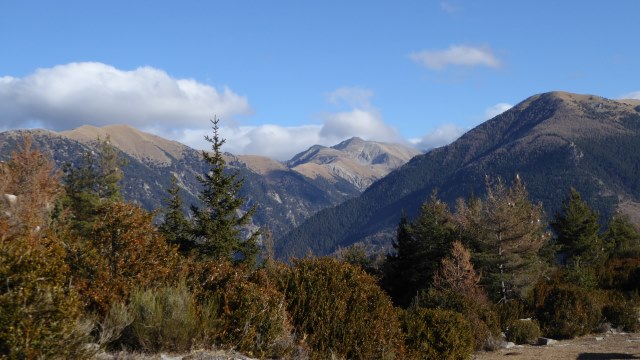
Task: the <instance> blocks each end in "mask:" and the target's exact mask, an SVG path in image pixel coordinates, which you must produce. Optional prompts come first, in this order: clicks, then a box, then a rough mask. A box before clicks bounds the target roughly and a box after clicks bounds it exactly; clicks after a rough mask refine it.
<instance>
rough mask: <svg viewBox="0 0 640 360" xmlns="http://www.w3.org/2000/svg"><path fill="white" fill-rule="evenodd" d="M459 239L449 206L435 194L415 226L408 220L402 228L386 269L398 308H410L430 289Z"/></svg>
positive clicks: (402, 222) (387, 284)
mask: <svg viewBox="0 0 640 360" xmlns="http://www.w3.org/2000/svg"><path fill="white" fill-rule="evenodd" d="M455 239H456V226H455V224H454V222H453V218H452V216H451V213H450V212H449V209H448V208H447V205H446V204H445V203H443V202H441V201H440V200H438V199H437V197H436V195H435V194H433V195H432V197H431V199H430V200H429V201H427V202H425V203H424V204H423V205H422V207H421V209H420V214H419V215H418V217H417V218H416V219H415V220H414V221H413V222H411V223H409V221H408V220H407V218H406V216H404V215H403V217H402V218H401V220H400V224H399V225H398V233H397V239H396V241H394V242H393V244H392V246H393V248H394V249H395V254H392V255H389V256H387V259H386V261H385V264H384V266H383V272H384V274H383V280H382V283H383V286H384V287H385V289H386V290H387V292H388V293H389V294H390V296H391V298H392V299H393V300H394V302H395V303H396V305H399V306H403V307H406V306H408V305H410V303H411V301H412V299H413V298H414V297H415V296H416V295H417V294H418V293H419V292H420V291H421V290H425V289H427V288H429V287H430V286H431V283H432V279H433V275H434V274H435V273H436V272H437V271H438V267H439V266H440V261H441V260H442V259H443V258H444V257H445V256H446V255H447V254H448V252H449V250H450V248H451V244H452V243H453V241H454V240H455Z"/></svg>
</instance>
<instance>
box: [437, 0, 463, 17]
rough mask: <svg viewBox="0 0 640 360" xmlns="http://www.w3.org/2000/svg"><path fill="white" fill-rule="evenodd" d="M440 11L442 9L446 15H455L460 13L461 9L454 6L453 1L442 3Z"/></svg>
mask: <svg viewBox="0 0 640 360" xmlns="http://www.w3.org/2000/svg"><path fill="white" fill-rule="evenodd" d="M440 9H442V11H444V12H446V13H449V14H453V13H456V12H458V11H459V10H460V7H459V6H457V5H455V4H453V3H452V2H451V1H441V2H440Z"/></svg>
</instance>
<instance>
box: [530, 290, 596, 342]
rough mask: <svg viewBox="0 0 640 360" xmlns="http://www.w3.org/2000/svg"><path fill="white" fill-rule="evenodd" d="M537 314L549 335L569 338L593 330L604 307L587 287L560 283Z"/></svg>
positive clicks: (549, 293) (546, 298) (546, 333)
mask: <svg viewBox="0 0 640 360" xmlns="http://www.w3.org/2000/svg"><path fill="white" fill-rule="evenodd" d="M537 316H538V320H539V321H540V325H541V326H542V329H543V333H544V334H545V335H546V336H550V337H553V338H560V339H570V338H574V337H576V336H581V335H585V334H588V333H589V332H591V331H592V330H593V329H594V328H595V326H596V325H597V324H598V322H599V321H600V320H601V311H600V308H599V307H598V306H597V305H596V303H595V301H594V300H593V299H592V297H591V296H590V295H589V293H588V292H587V291H585V290H584V289H582V288H579V287H577V286H572V285H560V286H555V287H553V288H552V289H551V290H550V291H549V292H548V294H547V296H546V297H545V299H544V302H543V304H542V306H541V307H539V308H538V309H537Z"/></svg>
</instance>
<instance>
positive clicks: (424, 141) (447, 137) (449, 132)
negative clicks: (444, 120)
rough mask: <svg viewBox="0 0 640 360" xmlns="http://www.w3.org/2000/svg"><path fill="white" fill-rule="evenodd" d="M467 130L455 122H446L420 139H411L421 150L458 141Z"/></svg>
mask: <svg viewBox="0 0 640 360" xmlns="http://www.w3.org/2000/svg"><path fill="white" fill-rule="evenodd" d="M465 132H466V130H465V129H464V128H461V127H459V126H457V125H454V124H444V125H441V126H439V127H438V128H436V129H435V130H434V131H432V132H431V133H429V134H427V135H425V136H423V137H422V138H418V139H411V140H409V141H410V142H411V143H412V144H413V145H414V146H415V147H416V148H418V149H420V150H425V151H426V150H430V149H433V148H437V147H440V146H444V145H448V144H451V143H452V142H454V141H456V140H457V139H458V138H459V137H460V136H462V134H464V133H465Z"/></svg>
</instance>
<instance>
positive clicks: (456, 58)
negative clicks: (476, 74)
mask: <svg viewBox="0 0 640 360" xmlns="http://www.w3.org/2000/svg"><path fill="white" fill-rule="evenodd" d="M409 58H410V59H411V60H413V61H415V62H417V63H420V64H422V65H424V66H426V67H427V68H429V69H432V70H442V69H444V68H446V67H447V66H449V65H456V66H487V67H490V68H499V67H500V66H502V63H501V62H500V60H498V58H497V57H496V56H495V55H494V54H493V52H492V51H491V49H490V48H488V47H471V46H464V45H451V46H450V47H449V48H448V49H446V50H423V51H419V52H414V53H411V54H409Z"/></svg>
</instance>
